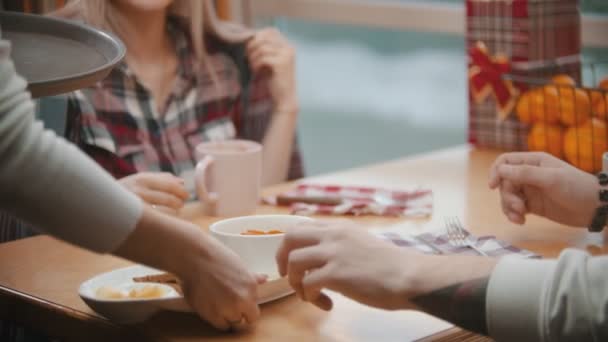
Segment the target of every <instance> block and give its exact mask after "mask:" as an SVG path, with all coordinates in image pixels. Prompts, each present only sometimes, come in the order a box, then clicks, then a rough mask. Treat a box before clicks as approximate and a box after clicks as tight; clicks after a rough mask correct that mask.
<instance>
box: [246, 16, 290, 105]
mask: <svg viewBox="0 0 608 342" xmlns="http://www.w3.org/2000/svg"><path fill="white" fill-rule="evenodd" d="M247 56H249V64H250V65H251V69H252V70H253V72H254V73H260V72H263V71H267V72H269V73H270V80H269V88H270V93H271V95H272V98H273V100H274V106H275V113H281V114H283V113H284V114H296V113H297V112H298V99H297V94H296V80H295V59H296V54H295V49H294V48H293V47H292V46H291V44H290V43H289V42H288V41H287V39H285V37H283V35H281V33H280V32H279V31H277V30H276V29H274V28H269V29H264V30H261V31H259V32H257V33H256V35H255V36H254V37H253V38H252V39H251V40H250V41H249V42H248V43H247Z"/></svg>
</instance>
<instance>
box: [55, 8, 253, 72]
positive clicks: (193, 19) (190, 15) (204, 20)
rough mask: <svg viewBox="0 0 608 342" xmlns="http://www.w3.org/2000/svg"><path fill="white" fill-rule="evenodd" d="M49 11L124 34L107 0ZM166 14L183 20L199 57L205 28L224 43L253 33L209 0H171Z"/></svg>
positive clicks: (247, 36) (203, 58)
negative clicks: (226, 18) (228, 19)
mask: <svg viewBox="0 0 608 342" xmlns="http://www.w3.org/2000/svg"><path fill="white" fill-rule="evenodd" d="M53 14H54V15H56V16H60V17H68V18H80V19H83V20H84V21H85V22H86V23H88V24H90V25H92V26H95V27H98V28H100V29H102V30H106V31H110V32H113V33H115V34H117V35H118V36H123V37H124V35H125V34H127V33H126V32H125V31H122V30H121V27H122V26H123V25H122V24H121V21H122V20H124V19H123V18H121V16H120V15H118V14H117V13H116V11H115V9H114V6H113V5H112V2H111V1H108V0H71V1H70V2H69V3H68V5H66V7H65V8H63V9H61V10H59V11H57V12H55V13H53ZM168 14H173V15H177V16H180V17H183V18H185V19H186V20H187V23H188V26H189V30H190V34H191V37H192V44H193V48H194V53H195V55H196V56H197V58H199V59H200V60H202V61H206V59H205V56H206V51H205V42H204V36H205V33H206V32H207V33H211V34H213V35H214V36H216V37H217V38H219V39H220V40H222V41H225V42H228V43H242V42H244V41H246V40H247V39H249V38H251V37H252V36H253V34H254V31H253V30H250V29H247V28H246V27H244V26H241V25H238V24H234V23H230V22H225V21H222V20H220V19H219V18H218V17H217V14H216V11H215V7H214V5H213V2H212V0H202V1H201V0H174V1H173V3H172V4H171V6H170V7H169V11H168Z"/></svg>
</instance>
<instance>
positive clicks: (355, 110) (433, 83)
mask: <svg viewBox="0 0 608 342" xmlns="http://www.w3.org/2000/svg"><path fill="white" fill-rule="evenodd" d="M556 1H558V0H556ZM65 2H66V1H65V0H0V5H2V6H4V7H5V8H7V9H11V7H15V9H16V10H24V11H29V12H41V13H45V12H48V11H51V10H53V9H55V8H57V7H60V6H62V5H63V4H65ZM216 4H217V7H218V11H219V12H220V16H222V17H224V18H227V19H228V18H229V19H231V20H236V21H240V22H243V23H245V24H249V25H255V26H266V25H273V26H276V27H277V28H279V29H280V30H281V31H282V32H283V33H284V34H286V36H287V37H288V38H289V39H290V40H291V41H292V42H293V44H294V45H295V47H296V49H297V55H298V56H297V77H298V87H299V96H300V102H301V114H300V119H299V120H300V122H299V135H300V143H301V146H302V150H303V154H304V158H305V165H306V171H307V174H308V175H316V174H319V173H325V172H331V171H334V170H339V169H345V168H351V167H356V166H360V165H365V164H369V163H373V162H378V161H384V160H389V159H394V158H399V157H405V156H408V155H412V154H416V153H421V152H426V151H430V150H434V149H438V148H443V147H447V146H453V145H459V144H464V143H466V140H467V139H466V133H467V132H466V130H467V115H468V113H467V88H466V54H465V41H464V28H465V11H464V0H418V1H415V0H216ZM580 4H581V10H582V13H583V19H582V35H583V39H582V40H583V45H584V59H585V61H586V62H590V61H606V62H608V0H580ZM606 74H608V71H607V72H606ZM63 105H64V104H63V103H62V101H61V100H59V99H57V98H46V99H44V100H42V101H40V102H39V108H40V110H39V112H40V113H42V114H41V115H42V119H44V121H45V123H46V125H47V126H49V127H50V128H53V129H55V130H57V131H58V132H59V133H61V132H62V131H63V127H64V125H65V117H64V116H62V115H60V113H61V112H62V111H64V108H63Z"/></svg>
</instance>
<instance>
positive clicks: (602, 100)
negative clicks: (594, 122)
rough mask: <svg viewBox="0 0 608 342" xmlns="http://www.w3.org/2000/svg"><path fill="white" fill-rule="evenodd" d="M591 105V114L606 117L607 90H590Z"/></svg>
mask: <svg viewBox="0 0 608 342" xmlns="http://www.w3.org/2000/svg"><path fill="white" fill-rule="evenodd" d="M591 106H592V107H593V114H595V115H596V116H597V117H598V118H600V119H606V114H608V91H606V92H602V91H599V90H592V91H591Z"/></svg>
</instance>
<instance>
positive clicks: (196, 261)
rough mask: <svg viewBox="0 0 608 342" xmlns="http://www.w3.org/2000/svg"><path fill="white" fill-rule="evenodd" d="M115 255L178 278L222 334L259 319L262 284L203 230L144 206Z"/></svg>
mask: <svg viewBox="0 0 608 342" xmlns="http://www.w3.org/2000/svg"><path fill="white" fill-rule="evenodd" d="M114 254H116V255H118V256H121V257H123V258H127V259H129V260H133V261H136V262H139V263H142V264H146V265H149V266H152V267H156V268H158V269H162V270H165V271H168V272H171V273H173V274H175V275H176V276H177V277H178V278H180V280H181V281H182V286H183V289H184V295H185V298H186V300H187V302H188V303H189V304H190V306H191V307H192V308H193V309H194V311H196V312H197V313H198V314H199V316H200V317H201V318H202V319H204V320H206V321H208V322H209V323H211V324H212V325H213V326H214V327H216V328H218V329H221V330H228V329H231V328H235V327H238V326H240V324H241V323H245V324H246V323H249V324H253V323H254V322H255V321H256V320H257V319H258V317H259V308H258V306H257V304H256V300H257V284H259V283H262V282H264V281H265V279H266V278H265V277H261V276H256V275H253V274H251V273H250V272H249V271H248V270H247V269H246V268H245V265H244V264H243V263H242V261H241V260H240V259H239V257H238V256H237V255H236V254H235V253H234V252H232V251H231V250H229V249H228V248H226V247H224V246H223V245H222V244H220V243H219V242H218V241H217V240H215V239H213V238H212V237H211V236H209V234H205V233H203V231H202V230H201V228H200V227H198V226H196V225H194V224H191V223H189V222H186V221H182V220H180V219H177V218H174V217H171V216H168V215H164V214H162V213H159V212H158V211H156V210H153V209H152V208H150V207H144V210H143V214H142V216H141V218H140V220H139V222H138V224H137V227H136V229H135V230H134V231H133V233H131V235H130V236H129V237H128V238H127V239H126V240H125V241H124V242H123V243H122V244H121V246H120V247H119V248H118V249H117V250H116V251H115V253H114Z"/></svg>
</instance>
